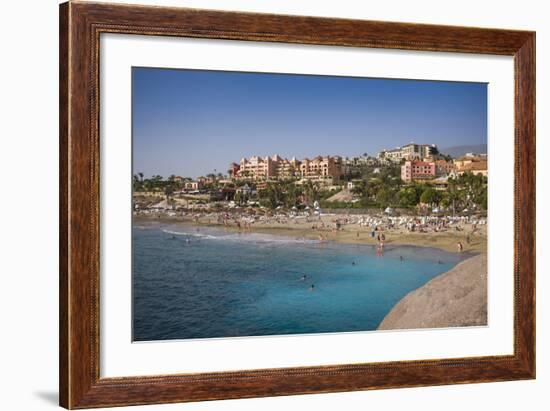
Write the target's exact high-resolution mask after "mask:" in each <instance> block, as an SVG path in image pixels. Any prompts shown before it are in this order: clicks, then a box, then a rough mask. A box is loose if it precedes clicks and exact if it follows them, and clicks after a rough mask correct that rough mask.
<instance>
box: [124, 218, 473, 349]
mask: <svg viewBox="0 0 550 411" xmlns="http://www.w3.org/2000/svg"><path fill="white" fill-rule="evenodd" d="M401 257H402V259H401ZM461 258H465V257H464V256H462V257H461V256H460V255H458V254H456V253H449V252H445V251H441V250H438V249H433V248H424V247H422V248H420V247H393V248H392V247H386V251H385V252H384V254H383V256H377V255H376V252H375V249H374V248H373V247H372V246H368V245H347V244H336V243H319V242H317V241H311V240H298V239H292V238H287V237H280V236H271V235H264V234H254V233H245V234H239V233H233V232H226V231H224V230H223V229H219V228H206V227H200V228H197V227H194V226H186V225H181V224H178V225H170V224H162V223H154V224H147V225H144V226H139V225H138V226H135V227H134V229H133V274H132V294H133V295H132V303H133V310H132V311H133V338H134V341H150V340H169V339H188V338H212V337H237V336H260V335H281V334H304V333H326V332H346V331H368V330H374V329H376V328H377V327H378V325H379V323H380V322H381V321H382V319H383V318H384V316H385V315H386V314H387V313H388V312H389V311H390V309H391V308H392V307H393V306H394V305H395V304H396V303H397V302H398V301H399V300H400V299H401V298H402V297H404V296H405V295H406V294H407V293H408V292H410V291H412V290H414V289H416V288H418V287H420V286H422V285H423V284H425V283H426V282H427V281H429V280H430V279H432V278H433V277H435V276H437V275H438V274H441V273H443V272H445V271H448V270H449V269H450V268H452V267H453V266H454V265H456V264H457V263H458V262H459V261H460V260H461ZM353 263H355V264H353ZM303 275H306V280H305V281H303V280H302V279H301V278H302V276H303ZM311 285H314V290H313V291H311Z"/></svg>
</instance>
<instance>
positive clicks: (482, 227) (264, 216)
mask: <svg viewBox="0 0 550 411" xmlns="http://www.w3.org/2000/svg"><path fill="white" fill-rule="evenodd" d="M134 215H135V216H136V217H137V218H140V217H141V218H144V219H148V220H151V219H152V220H155V219H158V220H165V219H166V220H171V221H181V222H185V223H191V224H196V225H216V226H223V227H226V228H228V229H232V230H239V231H242V232H246V231H277V232H278V233H280V234H283V235H292V236H299V237H304V238H313V239H318V240H319V241H340V242H353V243H357V242H365V241H367V242H371V243H373V244H377V245H379V246H382V247H383V246H384V244H385V243H388V242H392V243H396V244H398V243H405V244H407V243H409V244H416V243H418V245H433V246H437V247H440V248H445V249H454V250H458V251H463V250H464V249H475V250H476V251H483V250H485V249H486V245H485V243H486V234H487V219H486V218H484V217H479V216H475V215H463V216H452V215H424V216H418V215H399V216H397V215H388V214H387V213H384V212H376V211H372V212H368V213H365V214H333V213H324V212H323V213H321V212H311V211H297V210H291V211H282V210H274V211H273V212H264V213H251V212H249V211H245V210H239V211H236V210H231V211H227V210H221V211H206V210H205V211H183V210H178V211H174V210H137V211H135V212H134Z"/></svg>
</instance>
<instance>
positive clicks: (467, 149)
mask: <svg viewBox="0 0 550 411" xmlns="http://www.w3.org/2000/svg"><path fill="white" fill-rule="evenodd" d="M439 152H440V153H442V154H448V155H450V156H451V157H455V158H456V157H460V156H463V155H465V154H466V153H475V154H487V144H477V145H469V146H454V147H448V148H440V149H439Z"/></svg>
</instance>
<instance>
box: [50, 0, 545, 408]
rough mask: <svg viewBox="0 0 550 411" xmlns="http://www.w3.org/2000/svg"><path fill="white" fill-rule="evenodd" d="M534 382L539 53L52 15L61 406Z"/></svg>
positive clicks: (296, 21) (372, 26) (272, 20)
mask: <svg viewBox="0 0 550 411" xmlns="http://www.w3.org/2000/svg"><path fill="white" fill-rule="evenodd" d="M532 378H535V33H534V32H528V31H516V30H495V29H485V28H468V27H450V26H434V25H420V24H405V23H390V22H379V21H360V20H344V19H331V18H313V17H300V16H281V15H268V14H253V13H232V12H220V11H206V10H197V9H185V8H165V7H149V6H132V5H113V4H94V3H87V2H68V3H65V4H62V5H61V6H60V405H62V406H63V407H66V408H70V409H72V408H93V407H110V406H126V405H138V404H152V403H172V402H185V401H202V400H212V399H225V398H246V397H260V396H275V395H291V394H305V393H321V392H337V391H353V390H368V389H382V388H399V387H413V386H425V385H441V384H463V383H474V382H491V381H506V380H519V379H532Z"/></svg>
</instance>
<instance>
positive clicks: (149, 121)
mask: <svg viewBox="0 0 550 411" xmlns="http://www.w3.org/2000/svg"><path fill="white" fill-rule="evenodd" d="M132 105H133V107H132V121H133V124H132V126H133V161H134V173H137V172H143V173H144V174H145V176H146V177H149V176H151V175H154V174H160V175H162V176H165V177H167V176H169V175H171V174H175V175H181V176H188V177H197V176H199V175H204V174H208V173H211V172H214V170H216V172H222V173H224V174H225V173H226V172H227V169H228V166H229V163H231V162H233V161H234V162H238V161H239V160H240V159H241V157H249V156H252V155H261V156H266V155H272V154H279V155H281V156H283V157H292V156H296V157H297V158H303V157H313V156H316V155H327V154H330V155H341V156H358V155H361V154H362V153H365V152H366V153H369V154H370V155H375V154H376V153H377V152H378V151H380V150H382V149H384V148H393V147H395V146H400V145H404V144H406V143H409V142H411V141H414V142H416V143H429V144H432V143H433V144H437V145H438V146H439V147H440V148H445V147H452V146H458V145H471V144H486V142H487V85H486V84H482V83H460V82H436V81H416V80H386V79H370V78H351V77H337V76H306V75H294V74H267V73H241V72H223V71H203V70H172V69H157V68H137V67H134V68H133V69H132Z"/></svg>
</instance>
